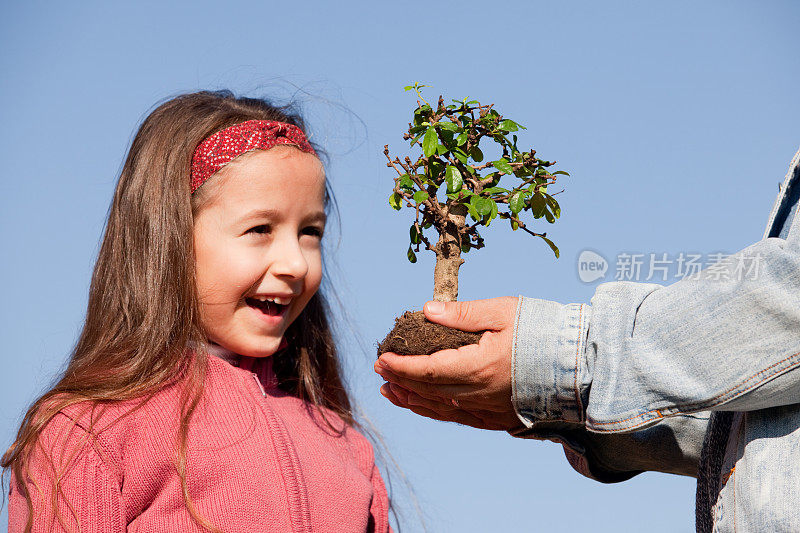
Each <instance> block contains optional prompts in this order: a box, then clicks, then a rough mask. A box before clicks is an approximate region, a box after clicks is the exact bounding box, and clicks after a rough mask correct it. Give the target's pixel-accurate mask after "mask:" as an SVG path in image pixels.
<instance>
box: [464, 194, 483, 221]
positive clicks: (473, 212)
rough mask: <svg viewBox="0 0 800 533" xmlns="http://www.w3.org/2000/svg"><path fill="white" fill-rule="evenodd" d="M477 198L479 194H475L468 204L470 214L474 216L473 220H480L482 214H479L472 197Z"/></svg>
mask: <svg viewBox="0 0 800 533" xmlns="http://www.w3.org/2000/svg"><path fill="white" fill-rule="evenodd" d="M473 198H477V196H473V197H472V198H470V199H469V203H468V204H467V211H468V212H469V216H471V217H472V220H474V221H475V222H477V221H478V220H480V218H481V216H480V215H479V214H478V210H477V209H475V204H473V203H472V199H473Z"/></svg>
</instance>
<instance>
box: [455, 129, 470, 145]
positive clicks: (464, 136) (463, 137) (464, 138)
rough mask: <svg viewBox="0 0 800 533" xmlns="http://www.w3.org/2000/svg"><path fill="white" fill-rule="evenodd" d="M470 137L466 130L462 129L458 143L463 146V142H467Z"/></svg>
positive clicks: (457, 138) (457, 139)
mask: <svg viewBox="0 0 800 533" xmlns="http://www.w3.org/2000/svg"><path fill="white" fill-rule="evenodd" d="M468 137H469V134H467V132H466V131H462V132H461V133H459V134H458V137H456V144H457V145H459V146H461V145H462V144H464V143H465V142H467V138H468Z"/></svg>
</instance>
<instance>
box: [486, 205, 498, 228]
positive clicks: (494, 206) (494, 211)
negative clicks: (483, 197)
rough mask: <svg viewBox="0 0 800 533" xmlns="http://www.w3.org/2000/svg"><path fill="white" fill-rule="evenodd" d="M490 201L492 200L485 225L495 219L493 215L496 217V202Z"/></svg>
mask: <svg viewBox="0 0 800 533" xmlns="http://www.w3.org/2000/svg"><path fill="white" fill-rule="evenodd" d="M490 201H491V200H490ZM491 202H492V207H491V211H490V212H489V221H488V222H486V225H487V226H488V225H489V222H491V221H492V220H494V219H495V217H497V203H496V202H494V201H491Z"/></svg>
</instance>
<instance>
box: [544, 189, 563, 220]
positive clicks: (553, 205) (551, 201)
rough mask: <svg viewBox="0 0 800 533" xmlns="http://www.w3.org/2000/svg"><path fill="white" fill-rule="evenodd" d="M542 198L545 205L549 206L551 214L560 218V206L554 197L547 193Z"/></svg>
mask: <svg viewBox="0 0 800 533" xmlns="http://www.w3.org/2000/svg"><path fill="white" fill-rule="evenodd" d="M544 199H545V201H546V202H547V205H548V206H550V210H551V211H552V212H553V215H554V216H555V217H556V218H561V206H560V205H558V202H557V201H556V199H555V198H553V197H552V196H550V195H549V194H545V195H544Z"/></svg>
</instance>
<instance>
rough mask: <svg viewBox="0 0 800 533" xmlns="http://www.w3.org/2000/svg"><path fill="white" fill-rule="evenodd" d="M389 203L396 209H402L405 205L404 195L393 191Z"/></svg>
mask: <svg viewBox="0 0 800 533" xmlns="http://www.w3.org/2000/svg"><path fill="white" fill-rule="evenodd" d="M389 205H390V206H392V208H393V209H394V210H395V211H400V208H401V207H403V197H402V196H400V195H399V194H397V193H396V192H393V193H392V194H391V195H389Z"/></svg>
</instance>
